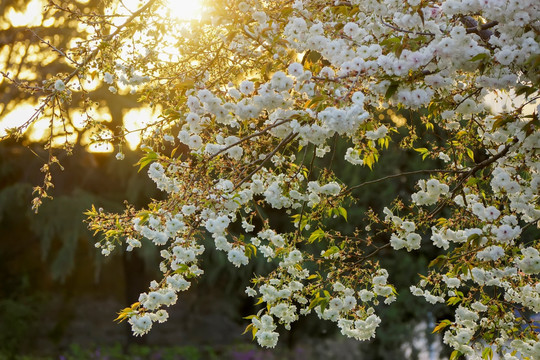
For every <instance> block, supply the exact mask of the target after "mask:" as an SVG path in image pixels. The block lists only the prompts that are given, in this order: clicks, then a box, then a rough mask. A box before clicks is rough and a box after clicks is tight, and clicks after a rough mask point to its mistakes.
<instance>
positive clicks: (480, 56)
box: [469, 53, 489, 61]
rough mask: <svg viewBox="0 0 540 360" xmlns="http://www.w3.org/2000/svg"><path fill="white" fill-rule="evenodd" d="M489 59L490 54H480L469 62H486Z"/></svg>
mask: <svg viewBox="0 0 540 360" xmlns="http://www.w3.org/2000/svg"><path fill="white" fill-rule="evenodd" d="M488 57H489V54H486V53H480V54H478V55H476V56H473V57H472V58H471V59H470V60H469V61H479V60H484V59H486V58H488Z"/></svg>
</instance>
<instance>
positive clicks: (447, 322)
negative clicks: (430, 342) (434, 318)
mask: <svg viewBox="0 0 540 360" xmlns="http://www.w3.org/2000/svg"><path fill="white" fill-rule="evenodd" d="M451 324H452V322H451V321H450V320H443V321H441V322H440V323H439V324H437V326H435V328H434V329H433V331H432V332H431V333H432V334H435V333H438V332H441V331H442V330H443V329H444V328H445V327H447V326H449V325H451Z"/></svg>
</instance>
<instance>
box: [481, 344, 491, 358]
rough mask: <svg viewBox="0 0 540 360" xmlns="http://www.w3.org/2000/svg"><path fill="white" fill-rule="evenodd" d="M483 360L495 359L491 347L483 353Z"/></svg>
mask: <svg viewBox="0 0 540 360" xmlns="http://www.w3.org/2000/svg"><path fill="white" fill-rule="evenodd" d="M482 359H486V360H491V359H493V350H492V349H491V348H490V347H487V348H485V349H484V350H483V351H482Z"/></svg>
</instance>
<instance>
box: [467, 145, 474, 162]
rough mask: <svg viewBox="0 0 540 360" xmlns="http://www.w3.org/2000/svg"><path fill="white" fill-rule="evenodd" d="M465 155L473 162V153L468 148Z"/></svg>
mask: <svg viewBox="0 0 540 360" xmlns="http://www.w3.org/2000/svg"><path fill="white" fill-rule="evenodd" d="M467 155H468V156H469V157H470V158H471V160H472V161H474V152H473V151H472V150H471V149H469V148H467Z"/></svg>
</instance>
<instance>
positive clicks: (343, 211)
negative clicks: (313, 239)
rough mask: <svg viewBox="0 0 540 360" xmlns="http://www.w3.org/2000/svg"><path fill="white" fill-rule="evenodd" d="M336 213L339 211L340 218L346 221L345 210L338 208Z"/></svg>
mask: <svg viewBox="0 0 540 360" xmlns="http://www.w3.org/2000/svg"><path fill="white" fill-rule="evenodd" d="M338 211H339V214H340V215H341V216H343V218H344V219H345V221H347V210H345V208H344V207H342V206H340V207H339V208H338Z"/></svg>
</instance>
